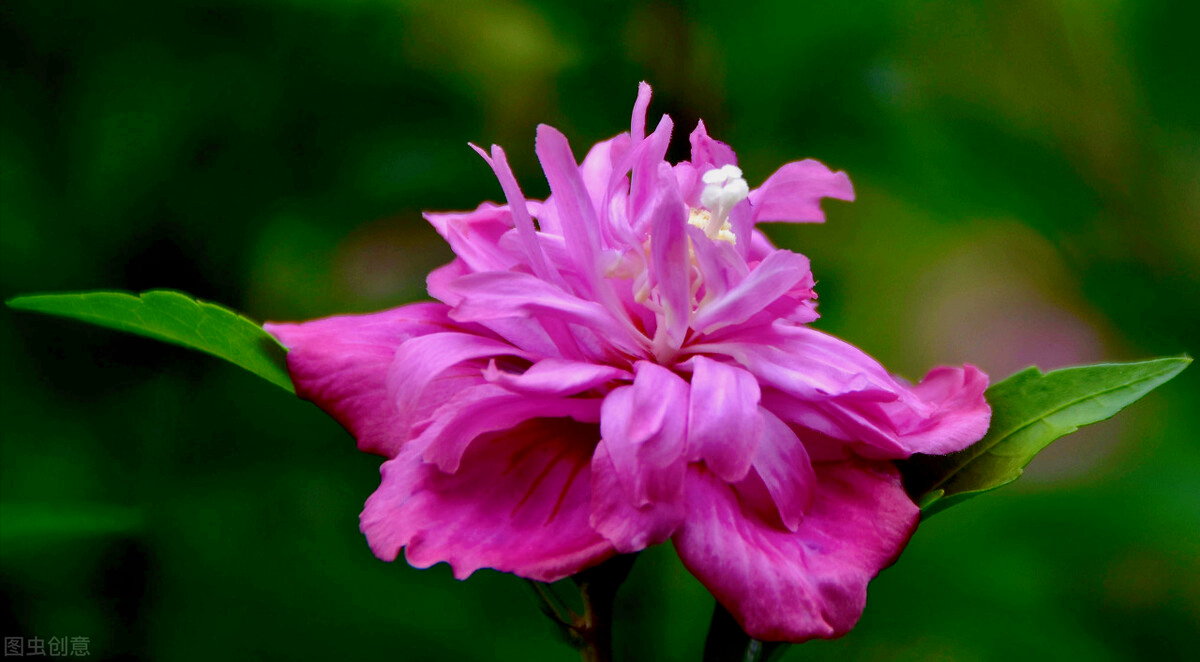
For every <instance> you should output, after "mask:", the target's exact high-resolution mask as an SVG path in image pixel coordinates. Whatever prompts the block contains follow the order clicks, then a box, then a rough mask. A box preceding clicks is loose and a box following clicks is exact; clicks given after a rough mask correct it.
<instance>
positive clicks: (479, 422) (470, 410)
mask: <svg viewBox="0 0 1200 662" xmlns="http://www.w3.org/2000/svg"><path fill="white" fill-rule="evenodd" d="M600 403H601V399H600V398H590V399H589V398H554V397H549V398H547V397H531V396H526V395H520V394H516V393H513V392H511V391H509V390H508V389H505V388H502V387H500V386H496V385H494V384H479V385H477V386H474V387H471V388H467V389H464V390H461V391H459V392H458V393H456V394H454V395H453V396H451V397H449V398H448V399H447V400H446V401H445V404H443V405H442V406H441V407H438V409H437V410H436V411H434V412H433V414H432V415H431V416H430V419H429V425H428V426H427V427H426V428H425V429H424V430H423V431H422V432H421V435H420V437H418V438H417V439H415V440H414V442H416V441H420V442H421V445H422V446H423V447H424V448H425V455H424V458H425V461H426V462H432V463H433V464H436V465H437V467H438V468H439V469H441V470H442V471H445V472H447V473H454V472H456V471H458V467H459V464H460V463H461V461H462V457H463V454H464V453H466V451H467V449H468V448H470V446H471V444H472V443H473V442H474V441H475V440H476V439H478V438H480V437H481V436H482V435H484V434H486V433H489V432H500V431H503V430H508V429H512V428H514V427H516V426H517V425H519V424H521V423H523V422H525V421H527V420H529V419H531V418H554V417H570V418H572V419H575V420H577V421H580V422H583V423H598V422H599V421H600Z"/></svg>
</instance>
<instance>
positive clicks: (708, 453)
mask: <svg viewBox="0 0 1200 662" xmlns="http://www.w3.org/2000/svg"><path fill="white" fill-rule="evenodd" d="M691 362H692V366H693V372H692V382H691V384H692V386H691V395H690V398H689V403H688V459H689V460H690V461H692V462H697V461H703V462H704V464H705V466H707V467H708V469H709V470H710V471H712V472H713V473H714V474H716V475H717V476H718V477H720V478H721V479H722V480H725V481H727V482H730V483H733V482H737V481H739V480H741V479H742V478H744V477H745V476H746V472H748V471H750V464H751V462H753V461H754V452H755V449H757V448H758V444H759V437H761V436H762V432H763V419H762V416H760V415H759V413H758V402H759V398H760V393H759V388H758V382H757V381H756V380H755V379H754V375H751V374H750V373H748V372H746V371H745V370H743V369H742V368H739V367H736V366H731V365H726V364H724V363H719V362H717V361H714V360H712V359H710V358H708V357H705V356H696V357H693V358H692V359H691Z"/></svg>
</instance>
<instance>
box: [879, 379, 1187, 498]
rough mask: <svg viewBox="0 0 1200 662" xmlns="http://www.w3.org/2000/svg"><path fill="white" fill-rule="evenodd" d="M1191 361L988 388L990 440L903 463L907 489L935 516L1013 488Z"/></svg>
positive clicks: (1012, 381)
mask: <svg viewBox="0 0 1200 662" xmlns="http://www.w3.org/2000/svg"><path fill="white" fill-rule="evenodd" d="M1191 362H1192V360H1191V358H1189V357H1187V356H1182V357H1177V358H1166V359H1155V360H1153V361H1142V362H1138V363H1103V364H1098V365H1090V366H1082V367H1079V368H1065V369H1063V370H1055V371H1053V372H1048V373H1045V374H1043V373H1042V372H1041V371H1040V370H1038V369H1037V368H1026V369H1025V370H1022V371H1020V372H1018V373H1016V374H1014V375H1012V376H1011V377H1009V378H1008V379H1005V380H1004V381H1002V382H1000V383H998V384H994V385H992V386H991V387H990V388H988V390H987V393H986V394H985V397H986V398H987V401H988V404H990V405H991V407H992V424H991V427H990V428H989V429H988V432H987V434H986V435H985V436H984V438H983V439H981V440H980V441H978V442H976V443H975V444H973V445H972V446H970V447H969V448H966V449H963V450H961V451H959V452H957V453H951V454H950V455H919V454H918V455H914V456H912V458H910V459H908V460H905V461H902V462H897V465H899V467H900V472H901V474H902V475H903V477H904V486H905V489H907V490H908V494H909V496H911V497H912V499H913V501H915V502H916V503H917V505H919V506H920V507H921V515H922V517H928V516H930V515H932V514H933V513H936V512H939V511H941V510H943V509H945V508H947V507H949V506H951V505H954V504H955V503H958V502H959V501H962V500H964V499H967V498H970V497H972V496H975V495H976V494H979V493H981V492H986V491H988V490H994V489H996V488H997V487H1001V486H1003V485H1007V484H1008V483H1011V482H1012V481H1014V480H1016V479H1017V478H1018V477H1020V475H1021V472H1022V471H1023V470H1024V468H1025V466H1026V465H1028V464H1029V462H1030V460H1032V459H1033V457H1034V456H1035V455H1037V454H1038V453H1040V452H1041V451H1042V449H1044V448H1046V447H1047V446H1049V445H1050V444H1051V443H1052V442H1053V441H1054V440H1055V439H1058V438H1059V437H1062V436H1064V435H1067V434H1070V433H1072V432H1074V431H1075V430H1077V429H1079V428H1080V427H1082V426H1084V425H1089V424H1091V423H1096V422H1099V421H1103V420H1105V419H1107V418H1110V417H1111V416H1113V415H1114V414H1116V413H1117V412H1119V411H1121V410H1122V409H1124V408H1125V407H1126V406H1128V405H1130V404H1132V403H1133V402H1135V401H1137V400H1138V399H1139V398H1141V397H1142V396H1144V395H1146V394H1147V393H1149V392H1150V391H1151V390H1153V389H1154V388H1155V387H1157V386H1158V385H1159V384H1162V383H1163V382H1165V381H1167V380H1169V379H1171V378H1172V377H1174V376H1175V375H1177V374H1179V372H1180V371H1181V370H1183V369H1184V368H1186V367H1187V365H1188V364H1189V363H1191Z"/></svg>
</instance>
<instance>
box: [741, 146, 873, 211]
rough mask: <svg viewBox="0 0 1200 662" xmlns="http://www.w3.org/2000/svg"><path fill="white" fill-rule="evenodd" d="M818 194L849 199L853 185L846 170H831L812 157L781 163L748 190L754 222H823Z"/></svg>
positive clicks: (852, 196)
mask: <svg viewBox="0 0 1200 662" xmlns="http://www.w3.org/2000/svg"><path fill="white" fill-rule="evenodd" d="M821 198H836V199H838V200H853V199H854V187H853V186H851V184H850V178H849V177H847V176H846V173H844V172H841V171H838V172H833V171H831V170H830V169H829V168H827V167H825V165H824V164H822V163H820V162H818V161H814V160H812V159H805V160H803V161H795V162H792V163H788V164H786V165H784V166H783V167H782V168H780V169H779V170H776V171H775V174H773V175H771V176H770V177H768V178H767V181H765V182H763V184H762V186H760V187H758V188H756V189H754V190H753V191H750V206H751V208H752V209H753V210H754V222H755V223H761V222H764V221H791V222H800V223H804V222H812V223H824V222H825V212H823V211H821Z"/></svg>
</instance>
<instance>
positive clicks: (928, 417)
mask: <svg viewBox="0 0 1200 662" xmlns="http://www.w3.org/2000/svg"><path fill="white" fill-rule="evenodd" d="M987 386H988V378H987V375H985V374H983V372H981V371H980V370H979V369H978V368H976V367H975V366H973V365H965V366H963V367H961V368H954V367H946V366H943V367H939V368H934V369H933V370H930V371H929V374H927V375H925V379H923V380H921V383H920V384H917V385H916V386H914V387H912V388H911V391H912V393H913V395H915V396H916V397H917V398H918V399H919V400H920V401H921V403H923V404H924V405H925V406H926V407H928V411H915V410H914V409H912V408H910V407H905V406H904V403H902V402H888V403H883V404H881V405H880V408H881V409H883V411H884V412H885V413H886V414H888V415H889V416H890V417H891V418H892V420H893V424H894V425H895V426H896V427H897V428H898V429H899V431H900V437H899V441H900V444H901V446H902V447H903V448H904V450H905V451H906V452H908V453H910V454H911V453H927V454H931V455H942V454H945V453H953V452H955V451H960V450H962V449H964V448H966V447H967V446H970V445H971V444H973V443H975V442H976V441H979V440H980V439H982V438H983V435H984V433H986V432H987V429H988V424H989V423H990V422H991V417H992V408H991V407H990V406H989V405H988V403H987V401H986V400H984V398H983V393H984V391H986V390H987Z"/></svg>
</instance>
